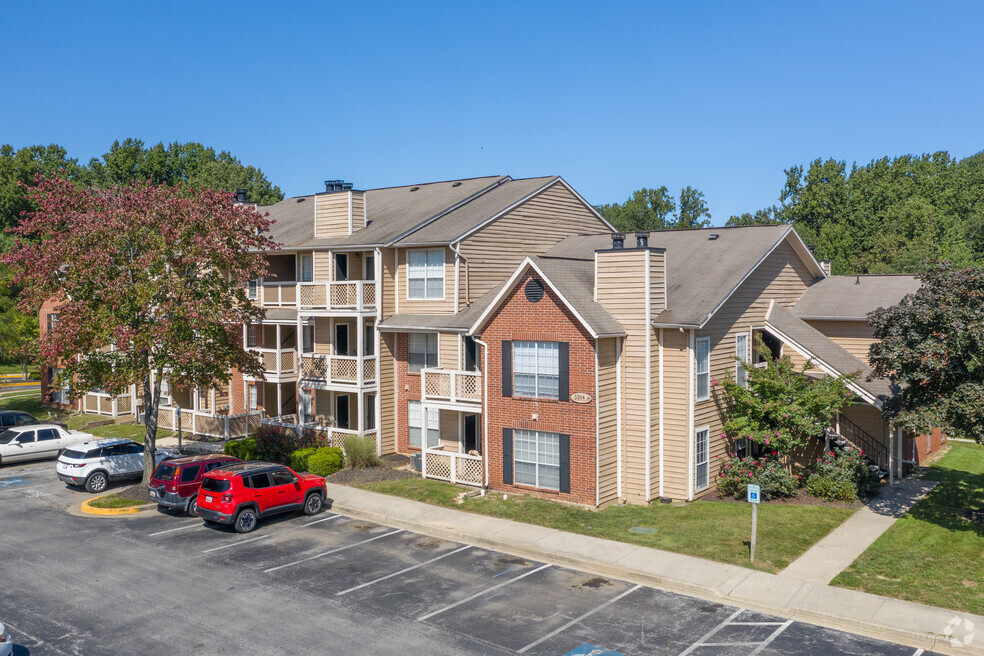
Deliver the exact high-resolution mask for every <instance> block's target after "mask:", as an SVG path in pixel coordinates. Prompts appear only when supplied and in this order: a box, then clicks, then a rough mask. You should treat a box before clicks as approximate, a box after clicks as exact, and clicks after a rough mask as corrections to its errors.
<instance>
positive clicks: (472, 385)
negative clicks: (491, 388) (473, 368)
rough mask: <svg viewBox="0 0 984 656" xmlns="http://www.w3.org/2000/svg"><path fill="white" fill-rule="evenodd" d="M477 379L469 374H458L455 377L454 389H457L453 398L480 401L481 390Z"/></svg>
mask: <svg viewBox="0 0 984 656" xmlns="http://www.w3.org/2000/svg"><path fill="white" fill-rule="evenodd" d="M478 378H479V377H478V376H472V375H469V374H458V375H457V376H456V377H455V380H456V387H457V388H458V389H457V390H455V396H457V397H458V398H459V399H470V400H473V401H479V400H481V398H482V390H481V385H479V380H478Z"/></svg>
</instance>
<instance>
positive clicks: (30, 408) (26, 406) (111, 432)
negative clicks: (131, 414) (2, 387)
mask: <svg viewBox="0 0 984 656" xmlns="http://www.w3.org/2000/svg"><path fill="white" fill-rule="evenodd" d="M0 410H22V411H24V412H28V413H30V414H32V415H33V416H35V417H37V418H38V419H41V420H42V421H43V420H45V419H48V418H51V419H55V420H57V421H63V422H65V423H66V424H68V427H69V428H70V429H72V430H79V429H81V428H82V427H83V426H85V425H86V424H88V423H89V422H91V421H105V420H106V419H108V417H103V416H100V415H92V414H76V413H73V412H69V411H67V410H60V409H57V408H49V407H46V406H43V405H41V394H40V393H39V392H29V393H25V394H14V395H5V396H3V397H2V398H0ZM86 432H88V433H92V434H93V435H95V436H96V437H126V438H129V439H131V440H136V441H137V442H143V440H144V433H145V432H146V430H145V429H144V427H143V426H141V425H139V424H110V425H107V426H98V427H96V428H90V429H89V430H88V431H86ZM173 435H176V433H174V432H172V431H169V430H164V429H158V430H157V437H171V436H173Z"/></svg>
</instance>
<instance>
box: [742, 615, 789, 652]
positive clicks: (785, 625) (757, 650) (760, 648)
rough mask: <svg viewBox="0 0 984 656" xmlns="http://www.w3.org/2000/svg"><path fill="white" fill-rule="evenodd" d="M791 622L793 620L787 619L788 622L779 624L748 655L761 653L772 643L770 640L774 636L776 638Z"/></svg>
mask: <svg viewBox="0 0 984 656" xmlns="http://www.w3.org/2000/svg"><path fill="white" fill-rule="evenodd" d="M792 623H793V620H789V621H788V622H786V623H785V624H783V625H782V626H780V627H779V628H778V629H776V630H775V631H773V632H772V635H770V636H769V637H768V638H766V639H765V642H763V643H762V644H761V645H759V646H758V649H756V650H755V651H753V652H752V653H751V654H749V655H748V656H755V655H756V654H761V653H762V650H763V649H765V648H766V647H768V646H769V645H770V644H772V641H773V640H775V639H776V638H778V637H779V634H780V633H782V632H783V631H785V630H786V627H788V626H789V625H790V624H792Z"/></svg>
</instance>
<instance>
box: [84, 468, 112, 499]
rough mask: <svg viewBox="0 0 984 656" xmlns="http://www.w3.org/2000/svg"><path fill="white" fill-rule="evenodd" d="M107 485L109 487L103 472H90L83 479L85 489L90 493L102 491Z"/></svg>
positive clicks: (107, 479) (107, 478)
mask: <svg viewBox="0 0 984 656" xmlns="http://www.w3.org/2000/svg"><path fill="white" fill-rule="evenodd" d="M107 487H109V477H108V476H106V473H105V472H101V471H97V472H92V473H91V474H89V476H88V477H86V479H85V489H86V491H87V492H89V493H90V494H97V493H99V492H103V491H104V490H105V489H106V488H107Z"/></svg>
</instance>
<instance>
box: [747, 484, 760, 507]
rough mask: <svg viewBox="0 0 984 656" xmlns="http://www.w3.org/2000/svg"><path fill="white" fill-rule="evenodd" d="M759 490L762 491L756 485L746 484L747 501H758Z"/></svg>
mask: <svg viewBox="0 0 984 656" xmlns="http://www.w3.org/2000/svg"><path fill="white" fill-rule="evenodd" d="M761 491H762V489H761V488H760V487H759V486H758V485H752V484H751V483H749V484H748V503H758V502H759V498H760V497H759V493H760V492H761Z"/></svg>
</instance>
